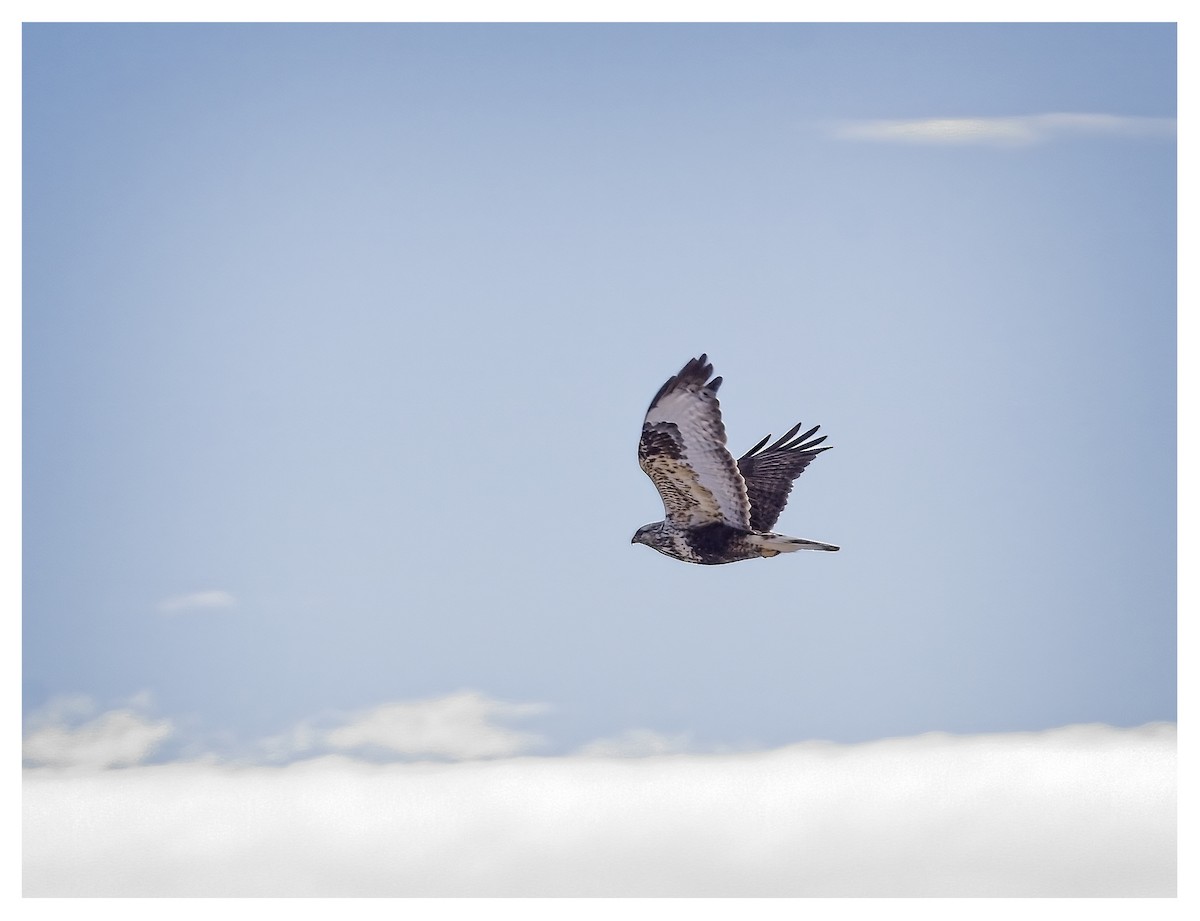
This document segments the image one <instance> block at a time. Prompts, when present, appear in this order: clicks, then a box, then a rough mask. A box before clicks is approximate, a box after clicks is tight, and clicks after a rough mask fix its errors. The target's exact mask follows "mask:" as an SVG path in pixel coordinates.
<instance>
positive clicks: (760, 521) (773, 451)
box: [632, 355, 838, 564]
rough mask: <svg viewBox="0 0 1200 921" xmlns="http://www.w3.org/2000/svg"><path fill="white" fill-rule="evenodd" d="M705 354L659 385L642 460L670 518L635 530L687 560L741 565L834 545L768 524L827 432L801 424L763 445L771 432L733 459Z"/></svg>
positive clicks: (638, 538) (644, 540) (636, 538)
mask: <svg viewBox="0 0 1200 921" xmlns="http://www.w3.org/2000/svg"><path fill="white" fill-rule="evenodd" d="M712 370H713V369H712V365H710V364H708V356H707V355H701V356H700V357H699V358H693V359H692V360H691V361H689V362H688V363H687V364H686V365H684V366H683V370H681V371H680V372H679V373H678V374H676V375H675V376H674V377H672V378H671V379H670V380H669V381H667V382H666V383H665V384H663V385H662V389H660V390H659V391H658V393H657V394H655V396H654V399H653V400H652V401H651V402H650V409H648V410H647V411H646V421H645V422H644V423H643V424H642V440H641V442H640V443H639V444H638V462H639V463H640V464H641V465H642V469H643V470H645V471H646V475H647V476H648V477H650V479H651V480H653V481H654V486H655V488H657V489H658V492H659V495H661V496H662V500H663V505H664V506H665V507H666V510H667V517H666V520H665V521H656V522H654V523H653V524H648V525H645V526H643V527H641V528H638V531H637V533H636V534H634V535H633V541H632V543H635V544H645V545H646V546H647V547H653V548H654V549H655V550H657V551H658V552H659V553H665V554H666V555H667V556H673V557H675V559H677V560H683V561H684V562H685V563H706V564H715V563H736V562H737V561H738V560H749V559H753V558H755V557H760V556H767V557H770V556H778V555H779V554H780V553H791V552H792V551H793V550H837V549H838V548H837V547H835V546H834V545H833V544H824V543H821V542H820V541H816V540H804V539H802V538H799V537H785V536H784V535H782V534H776V533H775V532H774V531H772V530H771V528H772V527H773V526H774V525H775V521H776V519H778V518H779V513H780V512H782V511H783V507H784V505H786V504H787V498H788V493H790V492H791V491H792V480H794V479H796V477H798V476H800V474H801V473H803V472H804V468H805V467H807V466H808V465H809V463H810V462H811V461H812V459H813V458H814V457H816V456H817V455H818V454H820V453H821V452H822V451H828V450H829V446H828V445H827V446H826V447H824V448H818V447H817V445H819V444H820V443H821V442H822V441H824V440H825V436H824V435H822V436H821V437H820V438H813V439H812V441H809V440H808V439H809V438H812V436H813V435H814V434H816V431H817V429H819V428H820V426H819V425H818V426H813V427H812V428H811V429H809V430H808V431H807V432H805V433H804V434H803V435H797V434H796V433H797V432H798V431H799V430H800V426H799V425H797V426H796V427H795V428H793V429H792V430H791V431H790V432H788V433H787V434H786V435H784V436H783V437H782V438H780V439H779V440H778V441H777V442H775V443H774V444H773V445H771V446H770V447H765V446H766V444H767V442H768V441H769V440H770V438H771V436H770V435H768V436H767V437H766V438H764V439H763V440H762V441H760V442H759V443H758V444H756V445H755V446H754V447H753V448H751V449H750V450H749V451H747V452H746V453H745V455H743V456H742V457H741V458H740V459H739V460H738V461H737V462H736V463H735V462H734V460H733V455H732V454H730V453H729V451H728V450H726V448H725V426H724V425H723V424H722V423H721V407H720V405H719V404H718V403H717V388H718V387H720V386H721V378H719V377H714V378H713V379H712V380H709V376H710V375H711V374H712Z"/></svg>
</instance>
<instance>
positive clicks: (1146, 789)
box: [23, 719, 1176, 896]
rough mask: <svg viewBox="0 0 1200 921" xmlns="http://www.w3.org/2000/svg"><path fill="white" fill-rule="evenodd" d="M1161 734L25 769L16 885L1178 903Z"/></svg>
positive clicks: (1168, 769)
mask: <svg viewBox="0 0 1200 921" xmlns="http://www.w3.org/2000/svg"><path fill="white" fill-rule="evenodd" d="M383 722H384V724H385V725H390V724H389V723H388V721H387V720H384V721H383ZM371 725H373V724H372V721H371V720H369V719H368V720H364V721H362V722H361V723H360V731H361V732H363V733H364V734H366V735H371V733H373V732H375V730H368V728H366V727H370V726H371ZM388 731H389V730H387V729H384V730H382V731H381V732H382V736H383V737H388ZM1175 737H1176V734H1175V727H1174V726H1173V725H1169V724H1151V725H1148V726H1144V727H1141V728H1137V729H1114V728H1112V727H1108V726H1096V725H1089V726H1071V727H1066V728H1063V729H1057V730H1052V731H1047V732H1040V733H1011V734H998V735H978V736H951V735H943V734H931V735H924V736H918V737H915V738H906V739H892V740H887V741H881V742H872V743H866V744H859V745H836V744H832V743H803V744H799V745H793V746H789V747H786V748H782V749H777V750H774V751H766V752H754V753H741V754H732V755H690V754H666V755H657V756H649V757H640V758H622V757H611V756H599V755H591V756H588V755H574V756H568V757H553V758H531V757H520V758H500V759H493V760H485V761H464V762H459V763H431V762H418V763H402V764H397V763H393V764H370V763H366V762H364V761H361V760H355V759H352V758H349V757H346V756H344V755H326V756H322V757H319V758H314V759H311V760H308V761H301V762H297V763H293V764H290V765H286V766H273V767H268V766H232V765H228V764H219V763H212V762H208V763H203V764H200V763H174V764H163V765H142V766H136V767H129V768H124V769H117V770H103V771H88V772H80V771H79V770H65V769H58V768H49V767H46V768H39V769H32V770H27V771H26V772H25V785H24V786H25V791H24V793H25V795H24V826H23V832H24V857H25V862H24V888H25V894H26V895H28V896H200V895H204V896H1171V895H1174V894H1175V886H1176V870H1175V833H1176V824H1175V763H1176V762H1175ZM647 738H648V737H647ZM625 741H626V742H628V741H629V740H625ZM635 741H638V742H639V743H640V744H639V745H633V746H631V747H632V748H635V749H637V748H642V749H644V748H645V747H646V746H647V744H648V743H647V740H646V739H640V740H635ZM650 742H653V740H650ZM649 747H650V748H653V745H650V746H649ZM617 748H619V746H617ZM596 750H597V751H603V750H605V749H604V748H603V747H598V748H597V749H596ZM101 760H103V759H101Z"/></svg>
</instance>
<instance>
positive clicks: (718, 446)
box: [638, 355, 750, 530]
mask: <svg viewBox="0 0 1200 921" xmlns="http://www.w3.org/2000/svg"><path fill="white" fill-rule="evenodd" d="M710 374H712V365H710V364H708V356H707V355H701V356H700V357H699V358H693V359H692V360H691V361H689V362H688V363H687V364H686V365H684V366H683V370H681V371H680V372H679V373H678V374H676V375H675V376H674V377H672V378H671V379H670V380H669V381H667V382H666V383H665V384H663V385H662V388H661V389H660V390H659V391H658V393H657V394H655V396H654V399H653V400H652V401H651V402H650V408H649V409H648V410H647V411H646V421H645V422H644V423H643V424H642V439H641V441H640V442H639V444H638V463H640V464H641V465H642V469H643V470H645V471H646V475H647V476H648V477H650V479H651V480H652V481H653V482H654V486H655V488H656V489H658V494H659V495H660V496H662V500H663V505H664V506H665V507H666V510H667V520H669V521H671V522H672V523H673V524H676V525H679V526H681V527H695V526H697V525H702V524H710V523H712V522H723V523H725V524H728V525H731V526H733V527H735V528H741V529H742V530H748V529H749V527H750V500H749V499H748V498H747V497H746V484H745V483H744V482H743V481H742V475H741V474H740V473H739V472H738V468H737V464H735V463H734V460H733V455H732V454H730V453H729V451H728V450H726V448H725V426H724V424H723V423H722V422H721V407H720V405H719V404H718V403H717V388H718V387H720V386H721V378H719V377H716V378H713V379H712V380H711V381H710V380H709V379H708V378H709V375H710Z"/></svg>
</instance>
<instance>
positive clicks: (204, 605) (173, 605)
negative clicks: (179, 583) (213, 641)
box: [158, 590, 237, 614]
mask: <svg viewBox="0 0 1200 921" xmlns="http://www.w3.org/2000/svg"><path fill="white" fill-rule="evenodd" d="M236 604H237V599H236V598H234V597H233V595H231V594H229V592H223V591H219V590H217V591H208V592H192V593H191V594H188V595H174V596H172V597H170V598H164V599H163V600H162V601H160V602H159V603H158V610H159V611H161V612H162V613H163V614H180V613H183V612H186V611H212V610H220V609H223V608H232V607H233V606H234V605H236Z"/></svg>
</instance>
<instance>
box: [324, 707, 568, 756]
mask: <svg viewBox="0 0 1200 921" xmlns="http://www.w3.org/2000/svg"><path fill="white" fill-rule="evenodd" d="M545 710H546V707H545V706H544V705H542V704H528V703H508V702H506V701H502V700H494V699H493V698H490V697H487V696H485V695H483V694H480V693H478V692H476V691H460V692H458V693H456V694H450V695H447V696H445V697H435V698H430V699H428V700H418V701H403V702H398V703H389V704H383V705H381V706H378V707H374V708H372V709H370V710H365V711H363V712H361V713H357V714H354V715H353V716H351V717H350V718H349V719H348V720H347V721H346V722H345V723H344V724H343V725H342V726H339V727H338V728H336V729H333V730H331V731H329V732H327V733H325V735H324V741H325V742H326V743H327V744H328V745H330V746H332V747H333V748H336V749H344V750H370V749H382V750H384V751H387V752H394V753H395V754H399V755H410V756H413V755H416V756H431V755H432V756H435V757H443V758H451V759H455V760H465V759H469V758H503V757H508V756H511V755H517V754H521V753H523V752H526V751H529V750H530V749H531V748H534V747H536V746H537V745H539V744H541V743H542V741H543V740H542V738H541V737H540V736H537V735H534V734H533V733H528V732H519V731H517V730H515V729H510V728H508V727H507V726H504V725H501V723H503V722H507V721H509V720H513V719H521V718H524V717H528V716H532V715H535V714H538V713H543V712H545Z"/></svg>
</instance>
